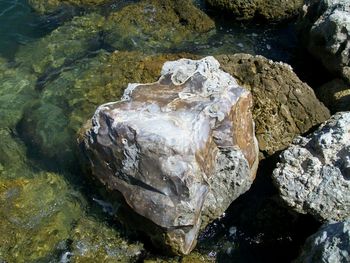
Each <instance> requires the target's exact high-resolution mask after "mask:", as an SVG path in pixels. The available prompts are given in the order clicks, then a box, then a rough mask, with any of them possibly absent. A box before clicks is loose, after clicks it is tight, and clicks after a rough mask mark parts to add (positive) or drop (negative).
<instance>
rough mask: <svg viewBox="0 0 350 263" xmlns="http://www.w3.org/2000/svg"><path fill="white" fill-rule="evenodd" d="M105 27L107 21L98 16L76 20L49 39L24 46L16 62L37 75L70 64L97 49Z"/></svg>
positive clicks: (63, 26)
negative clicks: (100, 34) (102, 28)
mask: <svg viewBox="0 0 350 263" xmlns="http://www.w3.org/2000/svg"><path fill="white" fill-rule="evenodd" d="M103 24H104V17H103V16H101V15H99V14H96V13H91V14H87V15H85V16H77V17H74V18H73V19H72V20H71V21H68V22H66V23H64V24H63V25H62V26H60V27H58V28H57V29H55V30H54V31H52V32H51V33H50V34H49V35H47V36H45V37H43V38H41V39H39V40H37V41H34V42H32V43H28V44H26V45H25V46H22V47H21V48H20V49H19V51H18V52H17V54H16V61H17V62H18V63H19V65H20V66H21V67H24V68H29V70H30V71H31V72H34V73H36V74H38V75H41V74H43V73H45V72H47V71H49V70H55V69H58V68H60V67H62V66H65V65H67V64H70V63H72V62H73V61H74V60H76V59H79V58H82V57H84V55H86V54H87V53H88V51H89V50H94V49H96V46H98V45H99V43H98V36H99V35H98V34H99V32H100V30H101V27H102V26H103Z"/></svg>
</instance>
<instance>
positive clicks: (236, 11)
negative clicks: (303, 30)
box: [206, 0, 303, 21]
mask: <svg viewBox="0 0 350 263" xmlns="http://www.w3.org/2000/svg"><path fill="white" fill-rule="evenodd" d="M206 2H207V3H208V4H209V5H210V6H212V7H214V8H218V9H221V10H223V11H226V12H228V13H231V14H232V15H233V17H234V18H235V19H237V20H248V19H253V18H263V19H265V20H268V21H280V20H283V19H288V18H291V17H293V16H295V15H297V14H298V13H299V11H300V9H301V7H302V5H303V0H269V1H266V0H206Z"/></svg>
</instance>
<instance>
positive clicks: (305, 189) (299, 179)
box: [273, 112, 350, 221]
mask: <svg viewBox="0 0 350 263" xmlns="http://www.w3.org/2000/svg"><path fill="white" fill-rule="evenodd" d="M349 157H350V112H341V113H337V114H336V115H334V116H333V117H332V118H331V119H330V120H329V121H327V122H326V123H325V124H323V125H322V126H321V127H320V128H319V129H318V130H317V131H316V132H314V133H313V134H312V135H310V136H308V137H306V138H303V137H299V138H297V139H296V140H295V141H294V144H293V145H292V146H291V147H290V148H288V149H287V150H285V151H284V152H283V153H282V154H281V161H280V163H279V164H278V166H277V168H276V169H275V170H274V172H273V179H274V182H275V183H276V185H277V187H278V189H279V191H280V193H281V196H282V198H283V199H284V200H285V201H286V202H287V204H289V205H290V206H291V207H292V208H294V209H295V210H296V211H298V212H301V213H309V214H311V215H313V216H315V217H316V218H317V219H319V220H321V221H324V220H338V221H339V220H344V219H347V218H350V195H349V192H350V169H349Z"/></svg>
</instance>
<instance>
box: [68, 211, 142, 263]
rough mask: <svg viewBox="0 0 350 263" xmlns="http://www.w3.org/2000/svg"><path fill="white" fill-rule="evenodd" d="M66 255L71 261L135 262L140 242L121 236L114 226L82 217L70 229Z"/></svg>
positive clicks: (138, 254)
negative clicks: (69, 242)
mask: <svg viewBox="0 0 350 263" xmlns="http://www.w3.org/2000/svg"><path fill="white" fill-rule="evenodd" d="M71 238H72V241H73V243H72V244H71V246H70V247H71V248H70V252H69V253H68V255H67V257H68V256H69V259H70V260H71V261H73V262H77V263H78V262H81V263H85V262H136V261H137V260H138V259H139V258H140V257H141V255H142V253H143V250H144V249H143V246H142V244H140V243H131V242H129V241H127V240H126V239H124V238H123V237H121V235H120V233H119V232H118V231H117V230H116V229H115V226H108V225H107V224H106V223H105V222H100V221H99V220H97V219H96V218H94V217H88V216H86V217H83V218H81V219H80V220H79V221H78V222H77V223H76V227H75V228H74V229H73V230H72V235H71Z"/></svg>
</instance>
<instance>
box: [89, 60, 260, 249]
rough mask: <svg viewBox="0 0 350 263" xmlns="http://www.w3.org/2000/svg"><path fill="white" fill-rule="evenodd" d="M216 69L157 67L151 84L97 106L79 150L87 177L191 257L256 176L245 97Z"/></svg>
mask: <svg viewBox="0 0 350 263" xmlns="http://www.w3.org/2000/svg"><path fill="white" fill-rule="evenodd" d="M219 66H220V65H219V63H218V61H217V60H216V59H215V58H213V57H206V58H204V59H202V60H198V61H195V60H189V59H181V60H178V61H172V62H167V63H165V64H164V66H163V69H162V76H161V78H160V79H159V81H158V82H155V83H151V84H130V85H129V86H128V88H127V89H126V90H125V93H124V96H123V99H122V100H121V101H119V102H112V103H107V104H104V105H102V106H100V107H99V108H98V109H97V111H96V113H95V115H94V117H93V127H92V128H91V129H90V130H88V131H87V132H86V136H85V141H84V142H83V145H84V146H83V148H84V153H85V154H86V155H87V157H88V159H89V160H90V163H91V170H92V173H93V175H94V176H95V177H96V178H98V179H99V181H101V182H102V183H103V184H105V185H106V187H107V188H108V189H109V190H112V191H115V190H116V191H118V192H120V193H121V194H122V196H123V197H124V199H125V201H126V203H127V204H128V206H129V207H130V208H131V209H132V210H133V211H134V212H136V213H137V214H139V215H141V216H143V217H145V218H147V219H148V220H150V221H151V222H152V223H153V224H155V225H156V226H157V227H158V228H157V229H161V231H160V230H154V229H153V230H151V229H147V227H146V226H143V225H139V226H138V227H139V228H141V230H143V231H145V232H146V233H148V234H149V235H150V236H151V237H152V239H153V240H156V241H155V243H157V244H156V245H158V246H164V245H166V246H168V247H170V249H171V250H172V251H173V252H175V253H182V254H187V253H189V252H190V251H191V250H192V249H193V247H194V245H195V243H196V238H197V235H198V232H199V229H200V227H203V226H205V225H206V224H207V223H208V222H210V221H212V220H214V219H215V218H217V217H219V216H220V215H221V214H222V213H223V212H224V211H225V210H226V209H227V207H228V206H229V205H230V203H231V202H232V201H233V200H234V199H236V198H237V197H238V196H239V195H241V194H242V193H244V192H245V191H247V190H248V189H249V187H250V185H251V183H252V182H253V180H254V177H255V173H256V169H257V163H258V145H257V141H256V138H255V135H254V123H253V120H252V114H251V110H250V109H251V106H252V97H251V94H250V92H249V91H247V90H245V89H243V88H241V87H240V86H238V84H237V82H236V81H235V79H234V78H233V77H231V76H230V75H229V74H227V73H225V72H223V71H222V70H220V69H219ZM152 231H153V232H152ZM157 231H158V232H157ZM150 232H152V233H150ZM164 233H165V235H164ZM160 240H161V241H160ZM161 242H163V243H164V244H160V243H161Z"/></svg>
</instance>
